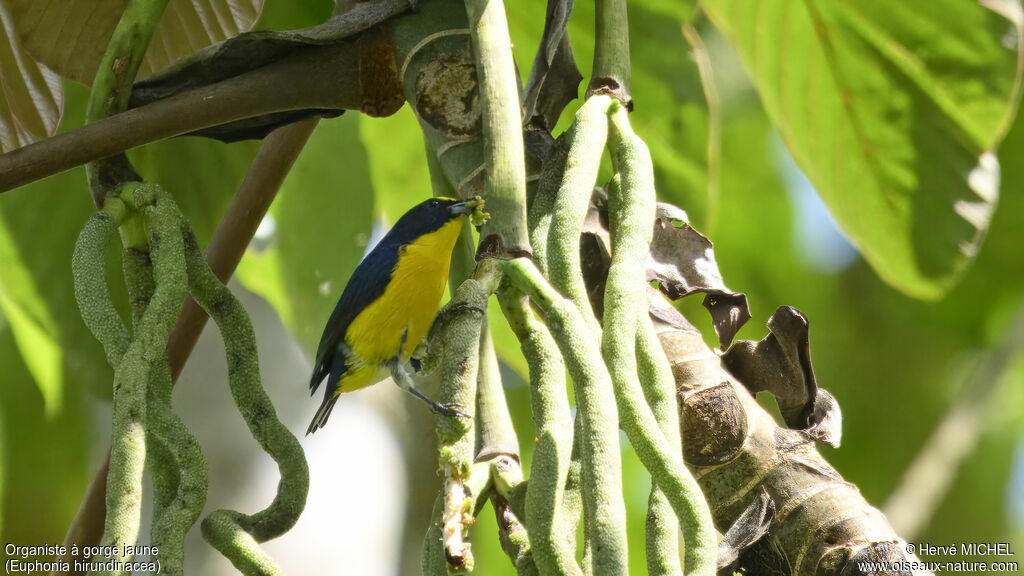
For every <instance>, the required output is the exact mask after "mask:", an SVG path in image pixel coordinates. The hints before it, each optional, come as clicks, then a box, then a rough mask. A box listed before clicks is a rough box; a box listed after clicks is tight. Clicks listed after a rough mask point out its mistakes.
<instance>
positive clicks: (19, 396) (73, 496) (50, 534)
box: [0, 326, 102, 559]
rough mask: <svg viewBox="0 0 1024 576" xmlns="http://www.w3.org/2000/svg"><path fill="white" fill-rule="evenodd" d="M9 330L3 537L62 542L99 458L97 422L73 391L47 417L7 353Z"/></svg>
mask: <svg viewBox="0 0 1024 576" xmlns="http://www.w3.org/2000/svg"><path fill="white" fill-rule="evenodd" d="M9 328H10V326H8V327H7V328H0V351H2V352H0V375H2V376H0V489H2V493H3V498H2V499H0V502H2V504H0V507H2V511H0V512H2V516H0V520H2V521H3V524H0V534H3V539H4V542H16V543H22V542H60V541H61V539H62V538H63V535H64V531H65V530H67V527H68V523H69V522H70V521H71V517H72V516H73V515H74V513H75V509H76V508H77V506H78V501H79V499H80V498H81V496H82V492H83V491H84V489H85V486H86V484H87V482H88V478H87V476H86V472H87V467H88V466H89V465H90V464H89V461H90V460H91V459H94V458H95V457H96V451H95V447H91V446H90V442H91V441H92V440H93V434H92V433H90V431H91V428H90V427H91V426H92V424H93V423H92V422H91V420H90V418H89V417H88V413H87V410H86V409H85V406H86V405H85V403H84V402H83V400H84V397H85V394H84V391H83V390H81V389H75V388H74V387H70V386H69V387H68V388H67V390H66V394H65V398H64V400H65V401H64V405H63V406H62V408H61V410H60V411H59V412H58V413H56V414H52V415H48V414H47V408H46V406H45V404H46V403H45V401H44V400H43V399H42V398H40V395H39V391H38V390H37V389H36V387H35V385H34V384H33V383H32V380H33V376H32V375H30V374H29V373H28V370H27V368H26V366H25V365H24V364H23V363H22V361H21V358H20V357H19V356H18V354H8V353H6V352H7V350H9V349H11V348H13V347H15V344H14V337H13V334H12V333H11V330H10V329H9ZM101 355H102V353H101ZM90 448H92V449H90ZM41 559H42V558H41Z"/></svg>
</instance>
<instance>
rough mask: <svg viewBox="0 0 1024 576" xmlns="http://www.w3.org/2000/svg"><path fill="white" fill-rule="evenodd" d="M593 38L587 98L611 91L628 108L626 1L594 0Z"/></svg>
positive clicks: (628, 77) (627, 26) (629, 79)
mask: <svg viewBox="0 0 1024 576" xmlns="http://www.w3.org/2000/svg"><path fill="white" fill-rule="evenodd" d="M595 24H596V33H595V40H594V71H593V74H592V75H591V79H590V86H588V87H587V94H588V97H589V95H591V94H595V93H604V94H611V95H612V96H615V98H617V99H618V100H619V101H620V102H622V103H623V104H624V105H625V106H626V108H628V109H632V107H633V97H632V95H631V92H630V83H631V72H630V67H629V18H628V14H627V10H626V0H597V3H596V23H595Z"/></svg>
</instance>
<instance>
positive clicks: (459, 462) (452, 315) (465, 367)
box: [437, 260, 501, 571]
mask: <svg viewBox="0 0 1024 576" xmlns="http://www.w3.org/2000/svg"><path fill="white" fill-rule="evenodd" d="M500 279H501V276H500V271H499V269H498V268H497V267H496V264H495V263H494V262H493V261H491V260H485V261H482V262H481V263H480V265H479V267H478V268H477V273H476V275H475V277H474V278H471V279H469V280H466V281H465V282H463V283H462V285H461V286H459V288H458V289H457V290H456V291H455V295H454V296H453V297H452V301H451V302H450V303H449V304H448V306H447V308H446V311H445V312H444V314H445V316H446V318H445V320H446V325H445V327H444V334H443V337H444V340H445V347H444V351H443V353H442V356H441V364H440V368H441V403H443V404H456V405H459V410H461V411H462V412H464V413H465V414H466V415H467V416H469V417H468V418H462V417H442V418H439V419H438V423H437V435H438V441H439V450H440V458H439V465H440V468H441V471H442V473H443V474H444V478H445V481H444V488H443V492H444V510H443V521H442V531H443V538H444V550H445V557H446V558H447V559H448V564H449V567H450V568H451V569H452V570H456V571H462V570H472V566H473V564H472V563H473V556H472V553H471V552H470V550H469V546H468V544H467V543H466V542H465V540H464V538H465V533H466V530H467V529H468V526H469V524H471V523H472V519H473V501H472V497H473V495H472V494H471V493H469V492H468V491H467V489H466V482H467V481H468V479H469V474H470V469H471V467H472V465H473V462H474V460H475V457H476V454H475V452H476V436H475V433H474V428H475V427H474V413H475V411H476V410H475V407H476V397H477V394H476V384H477V370H478V366H479V361H480V331H481V329H482V326H483V321H484V319H485V318H486V314H487V302H488V300H489V299H490V296H491V293H492V292H494V290H495V288H497V285H498V282H499V281H500Z"/></svg>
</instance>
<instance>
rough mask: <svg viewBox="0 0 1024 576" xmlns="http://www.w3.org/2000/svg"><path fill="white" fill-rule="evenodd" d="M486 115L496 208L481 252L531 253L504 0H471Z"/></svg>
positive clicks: (490, 190)
mask: <svg viewBox="0 0 1024 576" xmlns="http://www.w3.org/2000/svg"><path fill="white" fill-rule="evenodd" d="M466 14H467V16H468V18H469V30H470V36H471V38H472V41H473V53H474V56H475V63H476V76H477V84H478V85H479V88H480V105H481V114H482V118H483V144H484V165H485V166H486V167H487V168H486V170H487V176H486V180H485V181H484V198H486V199H487V207H488V209H489V210H490V211H491V213H492V214H494V216H495V217H494V218H492V219H491V220H490V221H489V222H488V223H487V224H485V225H484V227H483V230H481V234H480V236H481V242H480V254H478V257H486V256H498V257H500V256H504V255H509V256H512V257H519V256H529V255H530V239H529V236H528V234H527V228H526V160H525V153H524V151H523V121H522V116H521V114H520V109H519V80H518V78H517V76H516V67H515V61H514V60H513V58H512V41H511V39H510V38H509V34H508V23H507V22H506V20H505V6H504V4H503V3H502V1H501V0H467V2H466Z"/></svg>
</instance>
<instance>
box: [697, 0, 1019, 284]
mask: <svg viewBox="0 0 1024 576" xmlns="http://www.w3.org/2000/svg"><path fill="white" fill-rule="evenodd" d="M702 5H703V6H704V8H705V9H706V10H707V13H708V14H709V16H710V17H711V19H712V21H713V22H714V23H715V24H716V25H717V26H718V28H719V29H720V30H721V31H722V32H723V33H724V34H725V35H726V37H728V38H729V39H730V41H731V42H732V43H733V44H734V45H735V46H736V48H737V50H738V52H739V53H740V57H741V59H742V60H743V63H744V66H745V68H746V69H747V70H748V72H749V73H750V75H751V76H752V78H753V81H754V83H755V84H756V86H757V88H758V90H759V92H760V94H761V99H762V101H763V103H764V106H765V109H766V110H767V111H768V113H769V115H770V116H771V118H772V121H773V122H774V123H775V124H776V126H777V127H778V129H779V131H780V132H781V134H782V137H783V140H784V141H785V142H786V144H787V145H788V146H789V148H790V151H791V152H792V154H793V157H794V158H795V159H796V161H797V163H798V164H799V165H800V167H801V168H802V169H803V171H804V172H805V173H806V174H807V176H808V178H810V180H811V182H812V183H813V184H814V186H815V187H816V188H817V190H818V192H819V194H820V195H821V197H822V198H823V199H824V201H825V203H826V204H827V205H828V207H829V209H830V210H831V212H832V214H833V216H834V217H835V218H836V220H837V221H838V222H839V224H840V226H841V227H842V228H843V230H844V231H845V232H846V233H847V234H848V235H849V236H850V238H851V239H852V240H853V242H854V243H855V244H856V245H857V246H858V247H859V248H860V250H861V252H862V253H863V255H864V257H865V258H866V259H867V260H868V262H870V263H871V265H872V267H874V269H875V270H876V272H877V273H878V274H879V275H880V276H881V277H882V278H883V279H884V280H886V281H887V282H889V283H890V284H892V285H893V286H895V287H897V288H899V289H900V290H902V291H904V292H906V293H908V294H911V295H913V296H916V297H921V298H938V297H941V296H942V295H944V294H945V292H946V291H947V290H948V289H949V288H950V287H951V286H952V285H953V284H954V283H955V282H956V281H957V279H958V278H959V276H960V275H961V273H962V272H963V270H964V268H965V266H966V265H967V264H968V263H969V262H970V261H971V260H972V259H973V257H974V255H975V254H976V253H977V251H978V248H979V245H980V243H981V240H982V239H983V237H984V235H985V232H986V230H987V228H988V224H989V219H990V217H991V215H992V212H993V210H994V208H995V204H996V199H997V197H998V183H999V163H998V160H997V159H996V157H995V155H994V154H992V152H993V151H994V150H995V148H996V146H997V145H998V144H999V142H1000V140H1001V139H1002V137H1003V135H1004V134H1005V132H1006V130H1007V128H1008V126H1009V123H1010V122H1011V121H1012V118H1013V113H1014V110H1015V106H1016V100H1017V97H1016V95H1017V90H1018V80H1019V79H1018V63H1019V57H1018V53H1017V48H1016V47H1017V45H1018V43H1019V42H1020V40H1019V39H1020V33H1019V27H1020V22H1019V19H1018V20H1017V21H1015V22H1011V21H1010V20H1008V19H1007V18H1005V17H1004V16H1002V15H1000V14H998V13H996V12H995V11H993V10H990V9H988V8H986V7H985V6H983V5H982V4H981V3H977V2H963V1H959V0H940V1H938V2H928V3H920V2H904V3H899V2H897V3H892V2H882V1H880V0H844V1H840V2H832V1H820V0H805V1H804V2H799V3H798V2H789V1H784V0H766V1H762V2H724V1H720V0H709V1H707V2H704V3H702ZM1001 6H1010V7H1011V8H1012V10H1008V9H1007V10H1003V11H1004V12H1007V13H1008V14H1010V13H1014V14H1020V6H1019V4H1018V3H1017V2H1013V3H1012V5H1011V4H1010V3H1008V2H1004V3H1002V4H1001ZM1008 46H1012V47H1008Z"/></svg>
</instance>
